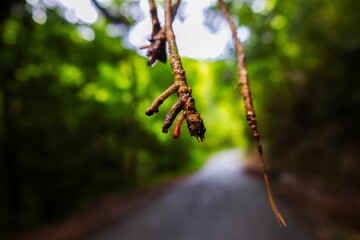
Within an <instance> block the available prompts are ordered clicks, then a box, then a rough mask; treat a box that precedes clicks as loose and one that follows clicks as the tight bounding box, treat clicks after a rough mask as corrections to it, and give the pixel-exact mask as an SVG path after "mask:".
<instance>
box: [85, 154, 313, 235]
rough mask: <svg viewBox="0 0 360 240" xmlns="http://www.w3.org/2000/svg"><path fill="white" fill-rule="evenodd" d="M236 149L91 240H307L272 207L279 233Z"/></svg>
mask: <svg viewBox="0 0 360 240" xmlns="http://www.w3.org/2000/svg"><path fill="white" fill-rule="evenodd" d="M240 159H241V154H240V153H239V151H237V150H229V151H225V152H221V153H219V154H217V155H215V156H213V157H211V158H210V159H209V161H208V162H207V164H206V165H205V166H204V168H203V169H202V170H201V171H200V172H198V173H197V174H195V175H194V176H192V177H190V178H188V179H187V180H185V181H184V182H183V183H181V184H179V185H178V186H177V187H176V188H174V189H172V190H170V191H169V192H168V193H167V194H165V195H164V196H163V197H162V198H161V199H159V200H158V201H156V202H155V203H153V204H152V205H151V206H148V207H147V208H146V209H144V210H143V211H142V212H139V213H138V214H136V215H134V216H132V217H131V218H130V219H128V220H127V221H123V222H121V223H119V224H114V225H112V226H111V227H110V228H108V229H105V230H104V231H103V232H99V233H97V234H95V235H93V236H92V237H91V238H89V239H91V240H264V239H270V240H312V239H315V238H314V237H312V236H311V235H310V234H309V233H308V232H307V231H306V230H305V229H304V228H303V227H302V225H301V224H300V223H299V222H298V221H297V220H296V218H295V217H294V216H293V215H292V214H291V212H289V211H288V209H287V208H286V206H283V205H282V204H281V202H279V201H277V202H278V207H279V209H280V211H281V212H282V213H283V216H284V218H285V220H286V221H287V224H288V227H287V228H279V225H278V223H277V221H276V218H275V216H274V215H273V213H272V211H271V209H270V207H269V203H268V199H267V195H266V190H265V187H264V183H263V182H261V181H258V180H256V179H253V178H251V177H249V176H247V175H245V174H244V173H243V172H242V171H241V165H240V162H241V161H240Z"/></svg>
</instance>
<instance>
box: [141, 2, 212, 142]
mask: <svg viewBox="0 0 360 240" xmlns="http://www.w3.org/2000/svg"><path fill="white" fill-rule="evenodd" d="M149 3H150V11H151V14H152V22H153V34H154V32H155V35H157V34H160V33H161V34H162V36H161V37H162V38H161V39H162V40H163V39H166V40H167V41H168V45H169V55H170V65H171V69H172V73H173V76H174V83H173V84H172V85H171V86H170V87H169V88H168V89H166V90H165V91H164V92H163V93H162V94H160V96H159V97H157V98H156V99H155V100H154V101H153V102H152V104H151V106H150V107H149V108H148V109H147V110H146V112H145V114H146V115H148V116H151V115H153V114H154V113H157V112H158V111H159V107H160V105H161V104H162V103H163V102H164V101H165V100H166V99H167V98H168V97H169V96H171V95H172V94H174V93H177V95H178V101H177V102H176V103H175V104H174V105H173V106H172V107H171V109H170V111H169V113H168V114H167V115H166V117H165V121H164V125H163V127H162V131H163V132H164V133H167V132H168V131H169V128H170V127H171V125H172V123H173V122H174V120H175V118H176V117H177V116H178V115H179V114H180V115H179V118H178V120H177V122H176V126H175V129H174V132H173V137H174V138H178V137H179V136H180V128H181V124H182V123H183V121H184V120H186V123H187V127H188V129H189V132H190V135H191V136H194V137H196V139H198V140H199V139H200V141H201V142H204V141H205V131H206V128H205V126H204V123H203V120H202V119H201V117H200V113H199V112H198V111H197V110H196V107H195V100H194V98H193V97H192V94H191V88H190V87H189V86H188V84H187V81H186V74H185V70H184V68H183V66H182V63H181V59H180V55H179V53H178V49H177V45H176V41H175V34H174V31H173V29H172V22H173V17H174V15H175V13H176V11H177V9H178V6H179V4H180V0H178V1H174V4H173V5H172V6H171V5H170V0H166V1H165V27H164V28H162V29H160V30H159V31H157V30H158V29H159V28H160V24H159V23H158V19H157V14H156V6H155V3H154V1H153V0H149ZM154 9H155V10H154ZM154 29H155V30H154ZM162 31H164V33H162ZM154 44H155V42H154ZM146 48H148V49H149V53H148V56H149V60H148V64H149V63H150V65H152V64H153V63H154V62H155V61H156V59H157V58H156V56H157V55H156V53H155V52H151V50H154V51H155V50H156V48H155V45H154V46H152V45H150V46H149V47H146ZM156 51H157V50H156ZM158 60H160V59H158Z"/></svg>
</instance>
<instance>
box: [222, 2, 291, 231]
mask: <svg viewBox="0 0 360 240" xmlns="http://www.w3.org/2000/svg"><path fill="white" fill-rule="evenodd" d="M218 5H219V8H220V10H221V12H222V14H223V15H224V17H225V18H226V20H227V22H228V24H229V26H230V29H231V32H232V35H233V39H234V43H235V49H236V52H237V63H238V71H239V76H240V77H239V81H238V83H237V86H241V95H242V97H243V100H244V107H245V114H246V121H247V123H248V125H249V127H250V128H251V131H252V135H253V137H254V138H255V140H256V146H257V150H258V154H259V158H260V160H261V163H262V165H263V168H264V180H265V184H266V189H267V192H268V196H269V202H270V205H271V209H272V210H273V212H274V214H275V216H276V218H277V220H278V222H279V224H280V226H284V227H286V222H285V220H284V218H283V217H282V216H281V214H280V212H279V210H278V209H277V207H276V204H275V201H274V199H273V196H272V193H271V188H270V183H269V179H268V176H267V167H266V164H265V161H264V156H263V150H262V145H261V143H260V134H259V131H258V129H257V122H256V117H255V110H254V106H253V103H252V98H251V92H250V85H249V81H248V72H247V69H246V67H245V52H244V47H243V45H242V44H241V42H240V40H239V38H238V37H237V32H236V27H235V24H234V22H233V21H232V20H231V18H230V15H229V12H228V10H227V9H226V7H225V4H224V1H223V0H218Z"/></svg>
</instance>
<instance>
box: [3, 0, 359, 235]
mask: <svg viewBox="0 0 360 240" xmlns="http://www.w3.org/2000/svg"><path fill="white" fill-rule="evenodd" d="M137 3H138V2H132V1H114V2H112V5H109V6H108V7H109V9H113V10H114V9H115V10H118V9H119V8H118V7H119V6H120V5H121V6H126V7H123V8H125V9H126V8H129V9H130V8H132V7H133V8H134V9H136V7H137V6H138V4H137ZM185 3H186V2H185ZM214 4H215V2H213V7H212V8H209V9H207V10H206V14H207V16H208V18H207V21H206V22H205V25H206V26H205V25H204V27H208V28H209V29H211V30H212V31H215V32H216V31H217V28H218V27H219V26H220V25H221V24H220V23H219V16H220V13H219V12H218V10H217V9H216V7H215V6H216V5H214ZM34 6H36V7H34ZM114 6H115V7H114ZM228 7H229V9H230V11H231V13H232V14H233V17H234V19H237V20H238V23H239V24H240V26H242V27H246V29H249V31H250V32H249V33H250V38H249V39H248V40H247V41H246V42H245V47H246V51H247V52H246V53H247V60H248V62H247V64H248V70H249V73H250V80H251V84H252V88H253V97H254V98H255V99H254V101H255V107H256V109H257V113H258V118H259V119H258V120H259V127H260V132H261V133H262V136H263V139H264V140H265V143H266V146H265V153H267V154H268V159H269V161H270V163H271V166H272V168H273V169H275V170H279V171H291V172H294V173H297V174H299V175H300V176H305V177H310V178H314V179H316V180H318V181H320V182H322V183H324V184H326V186H328V187H331V188H335V189H342V190H343V191H357V190H359V186H360V177H359V174H357V171H358V170H359V169H360V167H359V159H360V156H359V151H358V149H357V147H358V146H359V140H358V138H357V136H359V127H358V123H359V122H360V119H359V114H358V106H359V102H360V88H359V80H360V79H359V66H360V63H359V57H358V56H359V50H360V30H359V28H357V27H356V25H357V23H359V22H360V19H359V18H360V16H359V14H358V13H359V11H360V9H359V4H357V3H356V1H355V0H343V1H332V2H329V1H325V0H316V1H311V2H304V1H297V0H292V1H284V0H249V1H229V2H228ZM36 11H37V12H36ZM39 11H40V12H39ZM120 12H121V11H120ZM122 13H124V11H122ZM125 15H126V14H125ZM0 16H1V17H0V29H1V31H0V33H1V41H0V76H1V77H0V105H1V108H0V109H1V112H0V119H1V120H0V150H1V156H0V157H1V161H0V176H1V179H0V188H1V189H2V191H1V192H0V212H1V213H2V214H1V216H0V225H1V226H2V227H1V231H2V232H1V234H7V233H11V232H18V231H20V230H23V229H27V228H31V227H34V226H37V225H39V224H42V223H49V222H53V221H58V220H59V219H61V218H64V217H66V216H68V215H69V214H71V213H73V212H76V211H78V210H80V209H82V208H83V207H84V206H86V205H87V204H89V203H90V202H92V201H94V200H95V199H97V198H99V197H101V196H104V195H106V194H110V193H112V192H119V191H126V190H129V189H132V188H135V187H141V186H144V185H146V184H149V183H150V182H154V181H156V180H157V179H159V178H162V176H167V175H171V174H176V173H179V172H184V171H191V170H194V169H196V168H197V167H199V166H200V165H201V163H202V162H203V160H204V159H205V155H206V154H208V153H209V152H212V151H215V150H218V149H221V148H226V147H233V146H241V147H243V148H249V146H251V142H252V141H250V139H251V134H250V132H249V130H248V128H247V126H246V122H245V120H244V114H243V106H242V103H241V101H240V99H241V98H240V93H239V92H237V91H234V90H233V86H234V85H235V84H236V82H237V72H236V60H235V58H234V57H235V54H233V55H227V54H223V56H221V57H220V58H219V59H216V60H217V61H214V59H213V60H212V61H200V62H199V61H195V60H190V59H184V67H185V70H186V72H187V75H188V79H189V82H190V86H191V87H192V88H193V94H194V98H195V99H197V106H198V108H199V111H200V112H201V113H202V116H203V118H204V121H205V125H206V127H207V134H206V138H207V140H206V142H207V146H206V148H205V147H204V146H202V145H201V144H196V142H195V141H194V139H191V138H190V136H188V135H187V133H186V131H185V129H184V130H183V133H182V137H181V138H180V139H179V140H176V141H175V140H173V139H172V137H171V136H170V135H164V134H162V133H161V126H162V121H163V119H164V115H165V113H166V111H160V113H159V114H157V115H156V116H155V117H152V118H148V117H146V116H145V114H144V111H145V110H146V108H147V107H148V106H149V104H150V103H151V101H152V99H153V98H154V97H155V96H157V95H158V94H159V93H161V92H162V91H163V90H164V89H165V88H166V87H167V86H168V84H169V82H168V81H172V80H171V79H172V76H171V70H170V68H169V67H168V66H167V65H163V64H160V63H159V64H157V65H156V66H155V67H154V68H148V67H147V66H146V59H145V58H144V57H142V56H138V55H137V54H136V52H135V51H134V50H133V49H131V48H128V47H125V46H127V44H126V43H124V41H125V40H124V41H122V42H121V41H119V38H120V39H126V36H127V34H128V31H129V28H130V27H131V24H136V22H135V20H136V19H133V18H132V16H126V17H127V18H128V19H129V23H130V25H125V24H120V25H116V26H117V27H118V30H119V29H120V30H119V31H120V33H119V34H118V35H117V36H115V37H112V36H111V34H109V31H108V29H109V27H113V22H111V21H109V20H108V19H106V18H104V17H102V18H99V19H98V20H97V21H96V22H94V23H93V24H85V23H83V22H79V21H74V22H69V21H68V20H66V18H65V19H64V16H65V12H64V10H63V9H62V8H60V7H59V6H58V5H57V4H56V1H50V0H39V1H35V0H34V1H30V0H29V1H26V2H25V1H21V0H13V1H6V3H4V4H3V5H2V8H1V14H0ZM179 17H180V18H181V17H182V15H181V9H180V13H179ZM134 22H135V23H134ZM219 24H220V25H219ZM175 30H176V29H175ZM150 32H151V29H149V34H150ZM109 35H110V36H109ZM229 36H230V35H229ZM229 43H231V40H230V39H229ZM139 47H140V46H139ZM214 47H215V46H214ZM170 106H171V101H169V102H165V103H164V106H162V108H164V109H168V108H169V107H170ZM247 140H249V142H250V143H249V142H248V141H247Z"/></svg>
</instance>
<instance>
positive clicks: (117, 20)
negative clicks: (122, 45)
mask: <svg viewBox="0 0 360 240" xmlns="http://www.w3.org/2000/svg"><path fill="white" fill-rule="evenodd" d="M91 2H92V3H93V4H94V6H95V7H96V8H97V9H99V11H100V12H101V13H102V14H103V15H104V16H105V17H106V18H107V19H109V20H110V21H111V22H113V23H120V24H124V25H129V24H130V21H129V19H127V18H125V17H124V16H122V15H120V14H119V15H116V14H115V13H113V12H111V11H109V10H108V9H106V8H104V7H103V6H101V5H100V4H99V2H98V1H97V0H91Z"/></svg>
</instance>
